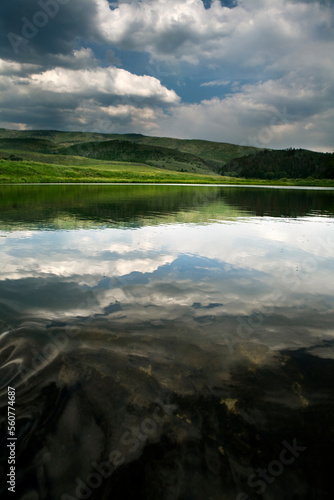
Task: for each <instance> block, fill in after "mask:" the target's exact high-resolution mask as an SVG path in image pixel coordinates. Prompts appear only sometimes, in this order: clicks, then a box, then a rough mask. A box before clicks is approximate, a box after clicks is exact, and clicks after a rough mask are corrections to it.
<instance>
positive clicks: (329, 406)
mask: <svg viewBox="0 0 334 500" xmlns="http://www.w3.org/2000/svg"><path fill="white" fill-rule="evenodd" d="M0 251H1V262H0V273H1V276H0V366H1V368H0V384H1V393H0V405H1V434H0V440H1V446H0V462H1V472H2V474H1V478H2V479H1V481H2V482H1V490H0V494H1V498H6V496H7V495H8V498H17V499H20V500H42V499H46V500H56V499H57V500H58V499H61V500H68V499H72V500H73V499H88V498H91V499H99V500H101V499H102V500H104V499H115V500H118V499H126V500H132V499H136V500H156V499H160V500H203V499H208V500H209V499H211V500H222V499H224V500H230V499H231V500H232V499H233V500H247V499H266V500H267V499H268V500H272V499H274V500H276V499H277V500H281V499H284V500H289V499H291V500H292V499H293V500H299V499H316V500H319V499H327V498H328V499H329V498H332V493H333V484H332V477H331V474H332V455H333V446H334V426H333V421H334V398H333V391H334V288H333V282H334V191H333V190H330V189H295V188H284V189H283V188H263V187H262V188H256V187H252V188H250V187H213V186H197V187H195V186H153V185H119V186H115V185H63V186H61V185H49V186H47V185H45V186H37V185H36V186H1V187H0ZM8 387H10V389H9V390H8ZM14 408H15V410H14ZM9 409H10V411H9ZM7 410H8V411H7ZM9 414H10V415H11V417H9ZM13 415H14V416H13ZM14 417H15V418H14ZM8 419H9V420H8ZM10 431H11V433H10ZM15 438H16V439H15ZM8 443H9V444H8ZM11 459H12V460H13V462H12V463H13V465H11V464H10V463H9V462H10V460H11ZM10 466H12V467H14V469H10ZM10 481H12V483H14V485H15V486H14V489H15V495H13V492H12V491H13V490H12V491H8V488H10V487H11V482H10Z"/></svg>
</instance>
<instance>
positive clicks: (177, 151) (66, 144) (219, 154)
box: [0, 129, 259, 174]
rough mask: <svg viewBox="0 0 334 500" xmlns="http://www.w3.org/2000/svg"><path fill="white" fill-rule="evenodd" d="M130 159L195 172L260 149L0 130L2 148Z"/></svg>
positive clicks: (131, 136) (213, 170)
mask: <svg viewBox="0 0 334 500" xmlns="http://www.w3.org/2000/svg"><path fill="white" fill-rule="evenodd" d="M4 149H6V150H17V151H35V152H36V153H43V154H61V155H69V156H84V157H87V158H95V159H99V160H110V161H128V162H134V163H144V164H146V165H149V166H155V167H159V168H166V169H168V170H177V171H183V172H192V173H206V174H207V173H217V172H218V170H219V169H220V168H221V167H223V166H224V165H226V163H228V162H229V161H231V160H232V159H234V158H237V157H239V156H243V155H247V154H252V153H255V152H256V151H259V149H258V148H255V147H252V146H238V145H234V144H228V143H220V142H210V141H203V140H183V139H173V138H168V137H150V136H144V135H141V134H99V133H90V132H61V131H56V130H24V131H18V130H6V129H0V150H4Z"/></svg>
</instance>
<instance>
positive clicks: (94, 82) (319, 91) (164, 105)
mask: <svg viewBox="0 0 334 500" xmlns="http://www.w3.org/2000/svg"><path fill="white" fill-rule="evenodd" d="M333 14H334V1H333V0H319V1H315V0H126V1H122V0H121V1H118V2H116V1H110V0H11V1H10V2H8V1H3V2H1V4H0V127H2V128H10V129H20V130H26V129H49V130H50V129H52V130H68V131H70V130H72V131H73V130H75V131H95V132H102V133H141V134H144V135H154V136H165V137H177V138H185V139H205V140H211V141H219V142H230V143H234V144H242V145H252V146H258V147H269V148H287V147H296V148H299V147H300V148H307V149H312V150H315V151H327V152H333V151H334V140H333V139H334V85H333V82H334V25H333Z"/></svg>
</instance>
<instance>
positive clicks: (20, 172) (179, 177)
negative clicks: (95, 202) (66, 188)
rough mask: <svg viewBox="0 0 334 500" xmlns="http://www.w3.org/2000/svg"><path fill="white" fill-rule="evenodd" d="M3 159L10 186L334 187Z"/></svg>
mask: <svg viewBox="0 0 334 500" xmlns="http://www.w3.org/2000/svg"><path fill="white" fill-rule="evenodd" d="M73 163H74V165H73V164H72V165H64V164H63V163H59V164H57V163H52V164H51V163H44V162H43V163H42V162H36V161H31V160H30V161H29V160H23V161H20V162H18V161H10V160H0V185H8V184H51V183H52V184H64V183H69V184H78V183H80V184H87V183H89V184H97V183H103V184H106V183H109V184H110V183H111V184H119V183H125V184H138V183H143V184H162V183H169V184H212V185H216V184H221V185H224V184H229V185H231V184H233V185H251V186H282V187H284V186H300V187H334V180H333V179H279V180H263V179H244V178H238V177H227V176H221V175H207V174H192V173H189V172H178V171H175V170H173V171H172V170H166V169H161V168H158V167H151V166H148V165H143V164H134V163H125V162H98V161H96V160H95V161H92V160H86V159H83V158H80V162H78V163H79V165H78V163H76V162H73Z"/></svg>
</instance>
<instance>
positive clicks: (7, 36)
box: [0, 0, 96, 63]
mask: <svg viewBox="0 0 334 500" xmlns="http://www.w3.org/2000/svg"><path fill="white" fill-rule="evenodd" d="M95 14H96V2H94V1H90V0H80V1H78V0H12V1H11V2H1V4H0V33H1V35H0V57H1V58H4V59H8V60H12V61H13V60H14V61H20V62H35V63H36V62H38V63H40V62H41V61H42V60H43V59H44V58H45V59H46V58H47V57H48V55H49V54H54V55H58V54H63V55H67V54H70V53H71V52H72V51H73V49H74V48H75V47H76V43H77V39H78V38H81V39H91V38H94V30H95V26H94V24H92V19H93V18H94V16H95ZM19 37H20V38H19Z"/></svg>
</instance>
